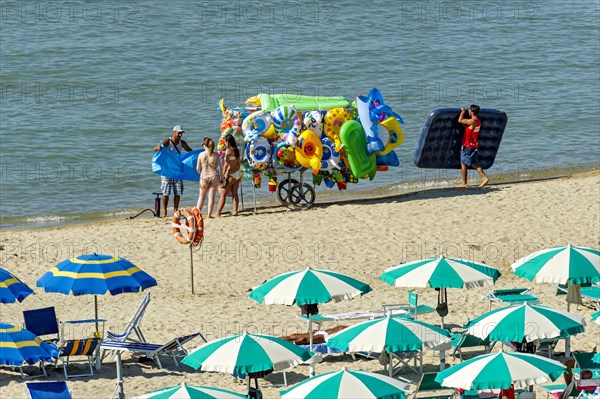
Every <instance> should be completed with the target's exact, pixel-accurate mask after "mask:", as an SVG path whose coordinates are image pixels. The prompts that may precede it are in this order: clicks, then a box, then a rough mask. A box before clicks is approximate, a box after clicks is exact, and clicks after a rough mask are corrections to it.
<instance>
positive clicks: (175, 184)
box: [154, 125, 192, 217]
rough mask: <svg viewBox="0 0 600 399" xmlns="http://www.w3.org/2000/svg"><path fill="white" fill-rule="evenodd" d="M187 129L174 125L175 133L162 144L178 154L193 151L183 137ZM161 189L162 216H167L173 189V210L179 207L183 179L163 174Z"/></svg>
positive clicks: (157, 148)
mask: <svg viewBox="0 0 600 399" xmlns="http://www.w3.org/2000/svg"><path fill="white" fill-rule="evenodd" d="M183 133H185V131H184V130H183V128H182V127H181V125H176V126H174V127H173V135H172V136H171V137H167V138H166V139H164V140H163V141H162V143H161V144H162V146H163V147H165V148H168V149H169V150H170V151H171V152H173V153H176V154H181V151H183V150H186V151H192V149H191V148H190V146H189V145H188V143H186V142H185V140H182V139H181V136H183ZM161 144H158V145H157V146H156V147H154V151H158V150H160V148H161ZM160 190H161V191H162V194H163V197H162V209H163V211H162V215H161V217H166V216H167V207H168V206H169V196H170V195H171V191H173V195H174V197H173V210H174V211H176V210H177V209H179V200H180V199H181V195H182V194H183V180H178V179H171V178H169V177H165V176H161V177H160Z"/></svg>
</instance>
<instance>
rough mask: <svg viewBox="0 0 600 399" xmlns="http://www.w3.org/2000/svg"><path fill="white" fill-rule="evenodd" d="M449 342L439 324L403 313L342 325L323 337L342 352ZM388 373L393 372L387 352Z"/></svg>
mask: <svg viewBox="0 0 600 399" xmlns="http://www.w3.org/2000/svg"><path fill="white" fill-rule="evenodd" d="M446 342H450V333H449V332H448V331H446V330H443V329H441V328H439V327H436V326H433V325H431V324H427V323H424V322H421V321H417V320H413V319H410V318H407V317H402V316H400V317H391V316H389V315H388V316H386V317H384V318H381V319H376V320H368V321H364V322H362V323H358V324H355V325H353V326H350V327H348V328H345V329H343V330H341V331H339V332H337V333H335V334H333V335H331V336H329V337H328V338H327V346H329V347H332V348H337V349H339V350H341V351H342V352H348V351H350V352H362V351H367V352H383V351H386V352H388V353H393V352H408V351H415V350H418V351H421V350H422V349H423V345H425V346H427V347H428V348H432V347H434V346H437V345H440V344H443V343H446ZM389 360H390V365H389V367H388V370H389V374H390V377H391V376H392V374H393V370H392V360H393V358H392V356H391V355H390V356H389Z"/></svg>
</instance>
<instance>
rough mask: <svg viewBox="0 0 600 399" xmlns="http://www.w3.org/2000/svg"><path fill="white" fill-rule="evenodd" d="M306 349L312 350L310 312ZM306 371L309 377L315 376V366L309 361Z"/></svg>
mask: <svg viewBox="0 0 600 399" xmlns="http://www.w3.org/2000/svg"><path fill="white" fill-rule="evenodd" d="M308 349H309V351H310V352H311V353H312V351H313V331H312V314H311V313H310V312H309V313H308ZM308 373H309V376H310V377H314V376H315V366H314V364H313V363H312V362H311V363H310V366H309V367H308Z"/></svg>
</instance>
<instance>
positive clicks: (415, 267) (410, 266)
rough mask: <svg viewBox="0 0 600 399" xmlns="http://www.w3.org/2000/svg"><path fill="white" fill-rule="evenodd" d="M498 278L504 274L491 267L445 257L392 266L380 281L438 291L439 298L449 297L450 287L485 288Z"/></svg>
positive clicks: (396, 285)
mask: <svg viewBox="0 0 600 399" xmlns="http://www.w3.org/2000/svg"><path fill="white" fill-rule="evenodd" d="M498 277H500V271H498V269H495V268H493V267H491V266H488V265H484V264H482V263H476V262H471V261H468V260H463V259H454V258H446V257H444V256H441V257H439V258H429V259H425V260H418V261H415V262H409V263H404V264H401V265H398V266H392V267H389V268H387V269H386V270H385V271H384V272H383V274H382V275H381V277H380V279H381V280H383V281H385V282H386V283H388V284H389V285H391V286H394V287H421V288H424V287H428V286H429V287H431V288H437V289H439V290H440V294H439V298H446V295H447V294H446V289H447V288H474V287H483V286H486V285H492V284H494V282H495V281H496V280H497V279H498ZM444 300H445V299H444ZM443 325H444V317H443V316H442V327H443Z"/></svg>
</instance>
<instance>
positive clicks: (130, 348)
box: [101, 333, 207, 369]
mask: <svg viewBox="0 0 600 399" xmlns="http://www.w3.org/2000/svg"><path fill="white" fill-rule="evenodd" d="M196 337H201V338H202V339H203V340H204V342H207V341H206V339H205V338H204V336H203V335H202V334H201V333H195V334H190V335H184V336H181V337H177V338H173V339H172V340H170V341H169V342H167V343H166V344H163V345H160V344H151V343H147V342H126V341H110V340H106V341H104V342H102V345H101V346H102V349H104V350H105V351H122V352H131V353H133V354H134V355H142V356H145V357H147V358H150V359H152V360H154V362H155V363H156V364H157V365H158V367H159V368H161V369H162V364H161V362H160V356H161V355H167V356H170V357H171V358H172V359H173V361H174V362H175V365H176V366H178V365H179V363H177V355H180V356H186V355H187V354H188V351H187V349H185V348H184V347H183V345H185V344H186V343H188V342H189V341H191V340H192V339H194V338H196Z"/></svg>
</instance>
